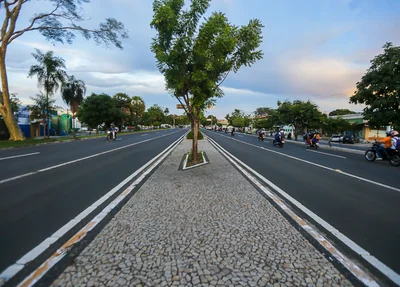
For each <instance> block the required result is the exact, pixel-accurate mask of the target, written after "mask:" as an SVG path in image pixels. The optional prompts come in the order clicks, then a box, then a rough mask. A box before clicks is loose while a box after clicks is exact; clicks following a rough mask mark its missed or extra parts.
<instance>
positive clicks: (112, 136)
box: [107, 131, 117, 141]
mask: <svg viewBox="0 0 400 287" xmlns="http://www.w3.org/2000/svg"><path fill="white" fill-rule="evenodd" d="M116 138H117V132H116V131H107V141H110V140H114V141H115V139H116Z"/></svg>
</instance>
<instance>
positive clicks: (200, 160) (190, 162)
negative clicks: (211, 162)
mask: <svg viewBox="0 0 400 287" xmlns="http://www.w3.org/2000/svg"><path fill="white" fill-rule="evenodd" d="M203 162H204V159H203V152H202V151H201V152H198V153H197V161H193V153H192V152H190V153H189V156H188V160H187V163H186V167H189V166H193V165H196V164H200V163H203Z"/></svg>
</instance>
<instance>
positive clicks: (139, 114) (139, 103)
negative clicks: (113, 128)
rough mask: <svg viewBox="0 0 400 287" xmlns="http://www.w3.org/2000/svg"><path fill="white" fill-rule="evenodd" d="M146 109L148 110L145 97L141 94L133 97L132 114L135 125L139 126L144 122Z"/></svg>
mask: <svg viewBox="0 0 400 287" xmlns="http://www.w3.org/2000/svg"><path fill="white" fill-rule="evenodd" d="M145 110H146V105H145V103H144V101H143V99H142V98H141V97H139V96H134V97H132V101H131V114H132V122H133V123H134V125H136V126H137V125H139V124H141V123H142V120H143V115H144V112H145Z"/></svg>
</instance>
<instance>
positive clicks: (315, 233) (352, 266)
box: [209, 138, 400, 287]
mask: <svg viewBox="0 0 400 287" xmlns="http://www.w3.org/2000/svg"><path fill="white" fill-rule="evenodd" d="M209 141H210V143H211V144H212V145H213V146H214V147H215V148H216V149H217V150H218V151H219V152H221V153H222V154H223V155H225V157H226V158H227V159H228V160H229V161H230V162H231V163H232V164H233V165H234V166H236V167H237V168H238V169H239V170H240V171H241V172H242V173H243V174H244V175H245V176H246V177H247V178H248V179H249V180H250V181H252V182H253V183H254V184H256V185H257V187H259V188H260V189H261V190H262V191H263V192H264V193H265V194H266V195H267V196H268V197H269V198H271V199H272V200H273V201H274V202H275V203H276V204H277V205H279V206H280V207H281V208H282V209H283V210H284V212H286V213H287V214H288V215H289V216H290V217H292V218H293V219H294V220H295V221H296V222H297V223H298V224H299V225H300V226H301V227H302V228H303V229H304V230H305V231H306V232H307V233H309V234H310V235H311V236H312V237H313V238H314V239H316V240H317V242H319V244H321V245H322V247H324V248H325V249H326V250H328V251H329V252H330V253H331V254H332V255H333V256H334V257H335V258H336V259H337V260H338V261H339V262H341V263H342V264H343V265H344V266H345V267H346V268H347V269H348V270H349V271H350V272H351V273H353V274H354V275H355V276H356V277H357V278H358V279H359V280H360V281H361V282H363V283H364V284H365V285H366V286H371V287H375V286H379V285H378V284H377V283H376V282H375V281H374V280H373V279H372V278H371V277H370V276H369V275H368V274H367V273H365V272H364V271H363V270H362V269H360V267H359V266H358V265H357V264H356V263H354V262H352V261H351V260H350V259H349V258H347V257H346V256H345V255H343V254H342V253H341V252H340V251H339V250H337V249H336V248H335V246H333V245H332V244H331V243H330V242H329V241H328V239H327V238H325V236H324V235H323V234H322V233H321V232H320V231H319V230H317V229H315V228H313V227H312V226H311V225H309V224H308V223H307V222H305V221H304V220H303V219H301V218H300V217H299V216H298V215H297V214H295V213H294V212H293V211H292V210H291V209H290V208H289V207H288V206H287V205H286V204H285V203H284V202H283V201H282V200H280V198H279V197H277V196H276V195H275V194H274V193H272V192H271V191H270V190H269V189H268V188H266V187H265V186H264V185H262V184H261V183H260V182H259V181H258V180H257V179H256V178H254V177H253V176H252V175H251V174H250V173H252V174H254V175H255V176H257V177H258V178H260V179H261V180H262V181H264V182H265V183H266V184H268V185H269V186H270V187H271V188H272V189H273V190H275V192H277V193H278V194H281V195H282V196H283V197H284V198H286V199H287V200H288V201H290V202H291V203H292V204H293V205H295V206H297V207H298V208H299V209H300V210H302V211H303V212H304V213H306V214H307V215H308V216H310V217H311V218H313V219H314V220H315V221H316V222H318V223H319V224H321V225H322V226H323V227H324V228H325V229H327V230H328V231H329V232H331V233H332V234H333V235H334V236H336V237H337V238H338V239H339V240H341V241H342V242H343V243H344V244H346V245H347V246H348V247H350V248H351V249H353V250H354V251H355V252H357V253H358V254H360V255H362V256H368V257H369V258H374V260H376V261H377V262H379V264H376V265H374V264H372V263H371V264H372V265H373V266H375V267H376V268H377V269H379V270H380V271H381V272H383V273H384V274H385V275H386V276H388V277H389V278H390V279H391V280H393V281H395V282H396V281H397V283H399V280H400V276H399V275H398V274H397V273H395V272H394V271H393V270H391V269H390V268H389V267H387V266H386V265H384V264H383V263H382V262H380V261H379V260H378V259H376V258H375V257H373V256H371V255H370V254H369V252H368V251H366V250H364V249H363V248H362V247H360V246H358V245H357V244H356V243H355V242H353V241H352V240H351V239H349V238H348V237H346V236H345V235H344V234H342V233H340V232H339V231H338V230H336V229H335V228H334V227H333V226H332V225H330V224H329V223H328V222H326V221H325V220H323V219H322V218H321V217H319V216H318V215H316V214H315V213H313V212H312V211H311V210H309V209H308V208H307V207H305V206H304V205H302V204H301V203H300V202H298V201H297V200H296V199H294V198H293V197H291V196H290V195H288V194H287V193H286V192H284V191H283V190H282V189H280V188H279V187H278V186H276V185H275V184H274V183H272V182H271V181H269V180H268V179H266V178H265V177H263V176H262V175H261V174H259V173H258V172H256V171H255V170H253V169H252V168H251V167H249V166H248V165H246V164H245V163H244V162H242V161H240V160H239V159H238V158H236V157H235V156H234V155H232V154H231V153H229V152H228V151H226V150H225V149H224V148H223V147H222V146H221V145H219V144H218V143H217V142H216V141H215V140H213V139H211V138H209ZM360 251H361V252H360ZM370 262H372V260H370ZM382 266H383V267H384V268H382Z"/></svg>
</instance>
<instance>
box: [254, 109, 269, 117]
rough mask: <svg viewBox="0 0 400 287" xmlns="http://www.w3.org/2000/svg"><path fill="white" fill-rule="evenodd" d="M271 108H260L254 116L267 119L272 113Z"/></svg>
mask: <svg viewBox="0 0 400 287" xmlns="http://www.w3.org/2000/svg"><path fill="white" fill-rule="evenodd" d="M271 110H272V109H271V108H268V107H260V108H257V109H256V110H255V111H254V115H255V116H256V117H265V116H267V115H269V114H270V113H271Z"/></svg>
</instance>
